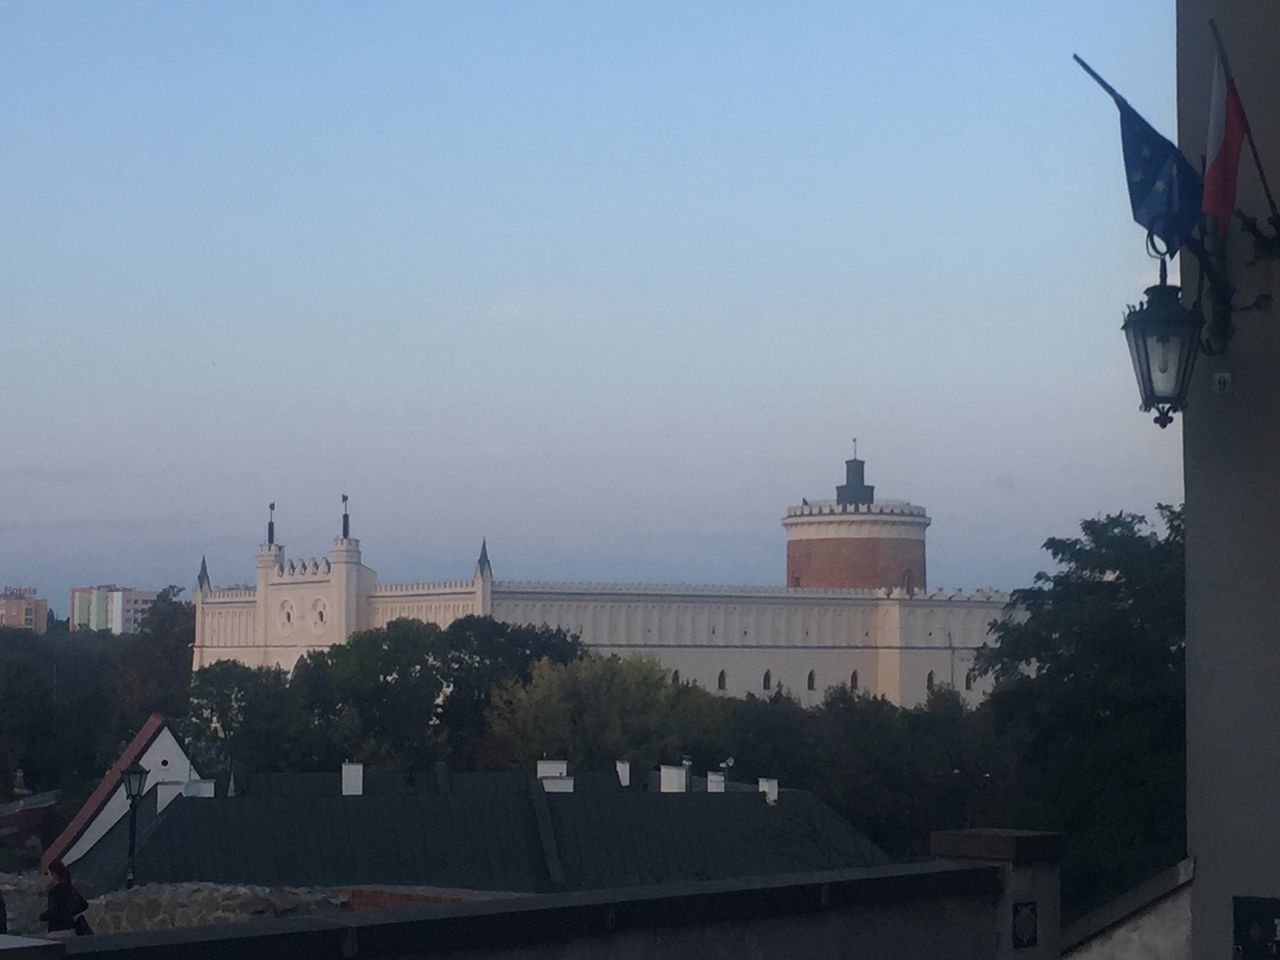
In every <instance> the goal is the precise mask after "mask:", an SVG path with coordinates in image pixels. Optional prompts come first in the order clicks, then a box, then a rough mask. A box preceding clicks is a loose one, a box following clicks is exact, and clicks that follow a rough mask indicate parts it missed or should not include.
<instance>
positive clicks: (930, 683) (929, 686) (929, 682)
mask: <svg viewBox="0 0 1280 960" xmlns="http://www.w3.org/2000/svg"><path fill="white" fill-rule="evenodd" d="M924 685H925V689H926V690H928V691H929V692H930V693H933V671H932V670H930V671H929V676H927V677H926V678H925V681H924Z"/></svg>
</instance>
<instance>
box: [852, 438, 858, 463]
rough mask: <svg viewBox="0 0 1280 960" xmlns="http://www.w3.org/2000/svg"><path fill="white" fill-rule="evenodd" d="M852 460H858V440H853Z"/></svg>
mask: <svg viewBox="0 0 1280 960" xmlns="http://www.w3.org/2000/svg"><path fill="white" fill-rule="evenodd" d="M853 459H855V460H857V459H858V438H857V437H854V438H853Z"/></svg>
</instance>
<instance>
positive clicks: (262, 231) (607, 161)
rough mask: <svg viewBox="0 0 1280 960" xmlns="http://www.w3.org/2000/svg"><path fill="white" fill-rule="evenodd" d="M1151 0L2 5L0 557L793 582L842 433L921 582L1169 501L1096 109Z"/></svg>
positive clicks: (1165, 64)
mask: <svg viewBox="0 0 1280 960" xmlns="http://www.w3.org/2000/svg"><path fill="white" fill-rule="evenodd" d="M1173 14H1174V10H1173V3H1172V2H1170V0H1163V2H1152V0H1134V2H1131V3H1125V4H1116V3H1114V2H1103V0H1077V2H1074V3H1071V4H1040V3H1032V4H1029V3H1026V2H1025V0H1021V2H1012V0H1011V2H973V3H964V4H942V3H937V2H922V0H901V2H896V3H870V2H850V0H846V2H839V3H835V2H833V3H808V2H794V3H788V4H776V5H768V4H742V3H731V2H723V3H720V2H698V3H687V2H649V3H644V4H604V3H585V2H584V3H573V2H535V0H531V2H527V3H514V2H512V3H486V2H467V3H454V4H444V3H426V2H413V3H407V2H406V3H396V2H382V3H378V4H360V5H357V4H337V3H335V4H326V3H305V4H304V3H289V2H283V0H282V2H275V3H271V4H258V3H236V2H226V3H217V4H214V3H205V4H197V3H187V4H171V3H160V2H154V3H134V2H114V3H111V4H99V3H65V4H57V5H54V4H47V3H43V2H32V3H24V2H18V0H8V2H5V3H4V4H0V223H2V224H3V227H0V334H2V337H0V351H3V357H4V363H3V367H2V368H0V369H2V370H3V375H2V377H0V402H2V404H3V410H4V419H5V421H6V425H5V433H6V438H5V439H6V442H5V443H4V453H3V454H2V455H0V584H12V585H15V586H17V585H28V584H30V585H34V586H37V587H38V588H39V589H40V591H41V593H42V595H44V596H46V597H48V598H49V599H50V601H51V603H52V605H53V606H54V608H55V609H57V610H58V611H59V612H60V613H65V610H66V604H67V590H68V588H69V587H71V586H72V585H78V584H89V583H103V582H116V583H120V584H126V585H134V586H138V587H151V588H155V587H158V586H161V585H164V584H167V583H178V584H182V585H189V584H190V583H192V582H193V581H194V578H195V573H196V570H197V568H198V566H199V563H200V558H201V556H202V555H207V557H208V562H209V567H210V572H211V574H212V577H213V580H214V582H215V583H219V584H231V583H237V582H245V581H250V580H251V579H252V577H253V553H254V550H255V548H256V545H257V544H258V543H259V542H260V541H261V540H262V539H263V536H264V525H265V520H266V505H267V503H268V501H275V502H276V503H277V507H278V509H277V521H278V530H279V534H278V539H279V540H280V541H281V542H283V543H284V544H286V547H287V550H288V553H289V555H290V556H294V557H298V556H303V557H309V556H318V555H323V553H324V552H326V551H327V550H328V549H329V546H330V543H331V540H332V538H333V537H334V536H336V535H337V533H338V526H339V516H340V512H341V508H340V505H339V497H340V494H341V493H347V494H349V495H350V497H351V510H352V526H353V534H354V535H355V536H358V537H360V538H361V540H362V545H363V549H364V559H365V562H366V563H367V564H369V565H370V566H372V567H373V568H374V569H375V570H377V571H378V574H379V578H380V579H381V580H383V581H395V580H406V579H415V580H416V579H428V578H455V577H462V576H469V575H470V573H471V570H472V569H473V566H474V562H475V557H476V554H477V552H478V549H479V546H480V541H481V538H482V537H487V538H488V544H489V551H490V555H491V557H492V559H493V564H494V570H495V574H496V576H497V577H498V578H499V579H585V580H601V581H617V580H656V581H662V582H702V583H752V584H755V583H759V584H769V583H776V584H781V583H782V582H783V578H784V566H785V548H784V539H783V531H782V528H781V526H780V524H779V520H780V518H781V516H782V515H783V513H784V511H785V508H786V507H787V506H788V505H791V504H795V503H799V501H800V499H801V498H802V497H807V498H809V499H818V498H823V497H831V496H833V495H834V486H835V485H836V484H837V483H840V482H842V476H843V461H844V460H845V459H846V458H847V457H849V456H850V455H851V454H852V444H851V440H852V438H854V437H856V438H857V439H858V452H859V455H860V456H861V457H862V458H863V459H865V460H866V461H867V480H868V482H870V483H873V484H875V485H876V488H877V495H878V496H879V497H881V498H892V499H904V500H910V501H912V502H914V503H917V504H921V505H923V506H925V507H926V508H927V509H928V510H929V513H930V516H931V517H932V518H933V524H932V526H931V528H930V531H929V580H930V586H931V587H932V586H943V587H946V588H948V589H949V588H953V587H987V586H994V587H1000V588H1013V587H1018V586H1023V585H1027V584H1028V583H1029V582H1030V578H1031V577H1032V576H1033V575H1034V573H1035V572H1036V571H1037V570H1039V569H1044V568H1045V567H1046V566H1047V565H1048V563H1049V560H1048V557H1047V555H1046V554H1044V552H1043V551H1042V549H1041V544H1042V543H1043V541H1044V540H1045V538H1047V537H1049V536H1062V535H1071V534H1072V533H1073V532H1075V531H1076V529H1077V525H1078V523H1079V521H1080V520H1081V519H1082V518H1085V517H1091V516H1097V515H1100V514H1103V513H1110V512H1115V511H1119V510H1126V511H1136V512H1145V513H1147V514H1150V515H1153V514H1154V505H1155V504H1156V503H1157V502H1180V501H1181V498H1182V475H1181V439H1182V438H1181V428H1180V425H1179V424H1178V423H1176V422H1175V424H1174V426H1172V427H1170V428H1169V429H1167V430H1164V431H1161V430H1159V429H1157V428H1156V427H1155V426H1153V425H1152V423H1151V417H1150V415H1143V414H1141V413H1139V412H1138V409H1137V404H1138V396H1137V387H1136V385H1135V383H1134V381H1133V374H1132V369H1131V365H1130V362H1129V359H1128V355H1127V351H1126V349H1125V346H1124V339H1123V336H1122V334H1121V332H1120V323H1121V320H1122V316H1123V310H1124V307H1125V305H1126V304H1130V303H1135V302H1138V300H1139V299H1140V297H1141V293H1142V289H1143V288H1144V287H1145V286H1147V285H1149V284H1150V283H1153V282H1154V280H1155V265H1154V262H1153V261H1151V260H1149V259H1148V258H1147V257H1146V255H1145V252H1144V246H1143V241H1144V233H1143V231H1142V230H1141V228H1139V227H1138V226H1136V225H1135V224H1133V223H1132V222H1131V220H1130V217H1129V209H1128V199H1127V196H1126V193H1125V182H1124V175H1123V169H1122V165H1121V155H1120V140H1119V128H1118V120H1117V115H1116V110H1115V107H1114V106H1113V105H1112V103H1111V101H1110V100H1109V99H1108V98H1107V97H1106V96H1105V95H1104V94H1103V93H1102V92H1101V91H1100V90H1099V89H1098V88H1097V87H1096V86H1095V85H1094V84H1093V83H1092V82H1091V81H1090V80H1088V79H1087V78H1086V77H1085V76H1084V74H1083V73H1082V72H1081V71H1080V70H1079V69H1078V68H1077V67H1076V66H1075V65H1074V64H1073V63H1072V61H1071V54H1072V53H1079V54H1081V55H1082V56H1083V57H1084V58H1085V59H1086V60H1088V61H1089V62H1090V63H1091V64H1092V66H1093V67H1095V68H1096V69H1097V70H1098V71H1099V72H1100V73H1101V74H1102V75H1103V76H1104V77H1106V78H1107V79H1108V80H1109V81H1110V82H1111V83H1112V84H1113V85H1114V86H1116V87H1117V88H1118V89H1119V90H1120V91H1121V92H1122V93H1124V94H1125V96H1126V97H1127V98H1128V99H1129V101H1130V102H1131V103H1132V104H1133V105H1134V106H1135V107H1136V108H1137V109H1138V110H1139V111H1140V112H1142V113H1143V114H1144V115H1145V116H1146V118H1147V119H1148V120H1150V121H1151V122H1152V123H1153V124H1154V125H1155V126H1156V127H1157V128H1158V129H1161V130H1162V131H1164V132H1166V133H1167V134H1170V135H1172V133H1173V129H1174V34H1173V29H1174V24H1173Z"/></svg>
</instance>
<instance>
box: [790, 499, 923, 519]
mask: <svg viewBox="0 0 1280 960" xmlns="http://www.w3.org/2000/svg"><path fill="white" fill-rule="evenodd" d="M850 513H860V514H868V515H873V516H881V517H920V518H924V517H925V516H926V513H925V509H924V507H917V506H916V505H915V504H912V503H907V502H906V501H905V500H882V501H881V502H880V503H840V502H839V501H836V500H810V501H809V502H807V503H803V504H801V505H800V506H798V507H787V516H788V517H820V516H827V515H839V514H850Z"/></svg>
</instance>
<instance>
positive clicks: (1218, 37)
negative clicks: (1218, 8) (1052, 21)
mask: <svg viewBox="0 0 1280 960" xmlns="http://www.w3.org/2000/svg"><path fill="white" fill-rule="evenodd" d="M1209 29H1210V30H1212V31H1213V42H1214V44H1215V45H1216V46H1217V48H1218V59H1219V60H1221V61H1222V73H1223V75H1224V76H1225V77H1226V78H1227V83H1229V84H1231V86H1233V87H1235V90H1236V99H1238V100H1240V112H1241V113H1243V114H1244V136H1245V139H1246V140H1248V141H1249V152H1250V153H1251V154H1253V165H1254V167H1255V168H1256V169H1257V171H1258V179H1259V180H1261V181H1262V192H1263V193H1265V194H1266V196H1267V206H1268V207H1270V208H1271V222H1272V224H1274V225H1280V208H1277V207H1276V199H1275V197H1274V196H1272V194H1271V184H1270V183H1268V182H1267V172H1266V171H1265V170H1263V169H1262V158H1261V157H1260V156H1259V155H1258V145H1257V143H1255V142H1254V139H1253V127H1252V126H1251V125H1250V124H1249V114H1248V111H1246V110H1245V109H1244V100H1243V99H1242V98H1241V97H1240V88H1239V87H1236V78H1235V76H1234V75H1233V74H1232V73H1231V61H1230V60H1228V59H1227V47H1226V44H1224V43H1223V42H1222V34H1221V33H1219V32H1218V24H1217V22H1216V21H1215V20H1214V19H1213V17H1210V18H1209ZM1076 59H1077V60H1079V59H1080V58H1079V57H1076ZM1080 62H1081V64H1083V63H1084V61H1080ZM1085 69H1086V70H1088V69H1089V68H1088V67H1085ZM1089 72H1090V73H1093V71H1092V70H1089ZM1098 82H1099V83H1101V82H1102V81H1101V80H1099V81H1098Z"/></svg>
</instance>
